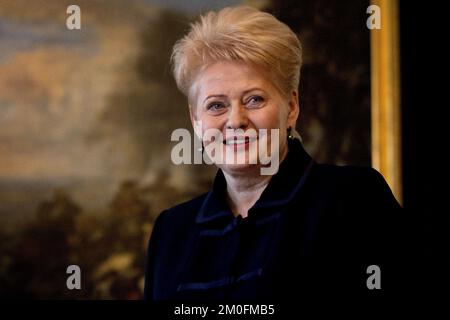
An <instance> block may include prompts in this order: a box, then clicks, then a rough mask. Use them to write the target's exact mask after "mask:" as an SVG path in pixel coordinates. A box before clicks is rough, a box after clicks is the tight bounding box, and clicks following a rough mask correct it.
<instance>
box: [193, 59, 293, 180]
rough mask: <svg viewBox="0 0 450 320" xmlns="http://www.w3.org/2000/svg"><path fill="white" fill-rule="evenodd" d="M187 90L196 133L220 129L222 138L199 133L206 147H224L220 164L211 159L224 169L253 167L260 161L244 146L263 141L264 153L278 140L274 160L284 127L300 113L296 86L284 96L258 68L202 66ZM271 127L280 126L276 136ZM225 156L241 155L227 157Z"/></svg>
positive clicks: (283, 142)
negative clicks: (215, 138)
mask: <svg viewBox="0 0 450 320" xmlns="http://www.w3.org/2000/svg"><path fill="white" fill-rule="evenodd" d="M191 93H192V94H191V97H190V102H191V107H190V111H191V120H192V122H193V125H194V128H195V130H196V133H197V135H199V134H200V133H201V134H202V136H203V135H204V134H205V132H206V131H207V130H208V129H216V130H217V131H220V133H221V138H222V139H217V140H216V141H210V140H211V139H207V138H206V137H203V143H204V146H205V150H207V151H208V150H211V149H214V148H217V149H216V151H217V150H219V148H220V149H221V152H223V155H224V159H225V161H224V163H220V162H219V163H218V162H217V161H215V162H216V165H217V166H218V167H219V168H221V169H222V170H224V171H225V172H227V173H242V172H244V173H245V172H246V171H249V170H251V169H255V168H258V166H261V165H262V164H261V161H260V160H261V159H260V157H259V155H258V152H256V153H255V152H253V153H251V152H249V150H256V149H254V148H256V146H257V145H259V147H260V146H261V145H262V144H263V143H262V142H263V141H264V142H265V143H267V146H268V153H269V156H270V150H271V149H270V146H277V143H276V142H278V148H275V149H273V150H274V152H275V150H276V151H278V154H279V161H280V162H281V161H282V160H283V158H284V156H285V155H286V153H287V137H286V135H287V128H288V127H295V122H296V120H297V117H298V113H299V106H298V94H297V92H296V91H295V92H292V93H291V95H290V97H289V98H285V97H283V96H282V95H281V94H280V93H279V91H278V90H277V89H276V88H275V87H274V85H272V83H271V81H270V80H269V78H268V76H267V75H266V73H265V72H264V71H263V70H261V69H260V68H257V67H254V66H252V65H249V64H246V63H243V62H230V61H223V62H216V63H214V64H212V65H210V66H208V67H207V68H206V69H205V70H203V72H201V73H200V74H199V75H198V77H197V78H196V81H195V82H194V85H193V88H192V92H191ZM199 123H201V128H200V127H198V124H199ZM260 129H267V130H260ZM271 129H278V130H279V138H278V139H277V141H272V139H274V138H273V136H272V135H271ZM210 131H212V130H210ZM264 131H266V133H267V134H266V133H265V132H264ZM274 132H275V131H274ZM266 139H267V140H266ZM275 139H276V138H275ZM218 140H220V141H218ZM274 142H275V144H274ZM211 143H212V144H215V145H213V146H211V145H210V144H211ZM211 147H213V148H211ZM277 149H278V150H277ZM255 156H256V158H255ZM230 157H234V158H231V159H234V160H236V159H245V160H244V161H229V159H230ZM252 157H253V158H252ZM227 159H228V160H227ZM263 163H264V162H263Z"/></svg>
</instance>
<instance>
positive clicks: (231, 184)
mask: <svg viewBox="0 0 450 320" xmlns="http://www.w3.org/2000/svg"><path fill="white" fill-rule="evenodd" d="M286 154H287V150H286V151H285V152H284V153H283V154H282V157H280V164H281V162H282V161H283V160H284V159H285V158H286ZM223 174H224V177H225V180H226V181H227V201H228V204H229V206H230V208H231V211H232V212H233V214H234V215H235V216H239V215H240V216H242V217H243V218H246V217H247V216H248V210H249V209H250V208H251V207H252V206H253V205H254V204H255V203H256V201H258V199H259V198H260V196H261V194H262V193H263V191H264V189H265V188H266V187H267V185H268V184H269V182H270V179H271V178H272V176H271V175H261V173H260V168H259V166H254V168H252V169H250V170H246V171H245V173H242V172H240V173H233V172H225V171H223Z"/></svg>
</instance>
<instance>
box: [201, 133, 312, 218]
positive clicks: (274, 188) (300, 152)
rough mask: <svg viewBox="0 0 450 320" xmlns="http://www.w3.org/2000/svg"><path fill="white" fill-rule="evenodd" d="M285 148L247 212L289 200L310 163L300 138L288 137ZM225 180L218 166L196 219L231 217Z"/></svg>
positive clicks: (309, 167)
mask: <svg viewBox="0 0 450 320" xmlns="http://www.w3.org/2000/svg"><path fill="white" fill-rule="evenodd" d="M288 148H289V151H288V154H287V156H286V158H285V159H284V161H283V162H282V163H281V164H280V167H279V170H278V172H277V173H276V174H275V175H274V176H273V177H272V179H271V180H270V182H269V184H268V186H267V187H266V189H264V191H263V193H262V194H261V197H260V198H259V199H258V201H256V203H255V204H254V205H253V207H252V208H251V209H250V210H249V216H250V215H251V213H252V212H253V211H255V210H260V209H265V208H275V207H282V206H285V205H286V204H288V203H290V202H291V201H292V199H293V198H294V196H295V195H296V194H297V192H298V191H299V189H300V188H301V186H302V185H303V184H304V183H305V181H306V178H307V177H308V175H309V172H310V170H311V168H312V166H313V164H314V160H312V158H311V157H310V156H309V155H308V154H307V153H306V151H305V149H304V148H303V146H302V144H301V142H300V141H299V140H297V139H293V140H289V145H288ZM225 192H226V180H225V177H224V175H223V172H222V170H220V169H219V170H218V172H217V174H216V177H215V178H214V182H213V186H212V188H211V190H210V191H209V192H208V194H207V195H206V198H205V200H204V201H203V204H202V206H201V208H200V211H199V213H198V215H197V219H196V222H197V223H203V222H208V221H212V220H216V219H218V218H222V217H232V213H231V210H230V209H229V206H228V204H227V202H226V196H225Z"/></svg>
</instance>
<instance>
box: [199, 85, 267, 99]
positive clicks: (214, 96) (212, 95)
mask: <svg viewBox="0 0 450 320" xmlns="http://www.w3.org/2000/svg"><path fill="white" fill-rule="evenodd" d="M254 90H259V91H264V90H263V89H261V88H258V87H254V88H251V89H248V90H245V91H244V92H242V94H244V95H245V94H247V93H249V92H250V91H254ZM224 97H226V95H224V94H211V95H209V96H207V97H206V98H205V99H204V100H203V102H205V101H206V100H208V99H209V98H224Z"/></svg>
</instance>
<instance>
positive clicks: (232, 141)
mask: <svg viewBox="0 0 450 320" xmlns="http://www.w3.org/2000/svg"><path fill="white" fill-rule="evenodd" d="M255 140H256V137H243V138H236V139H234V138H230V139H227V140H225V144H227V145H236V144H244V143H245V142H246V141H249V142H252V141H255Z"/></svg>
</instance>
